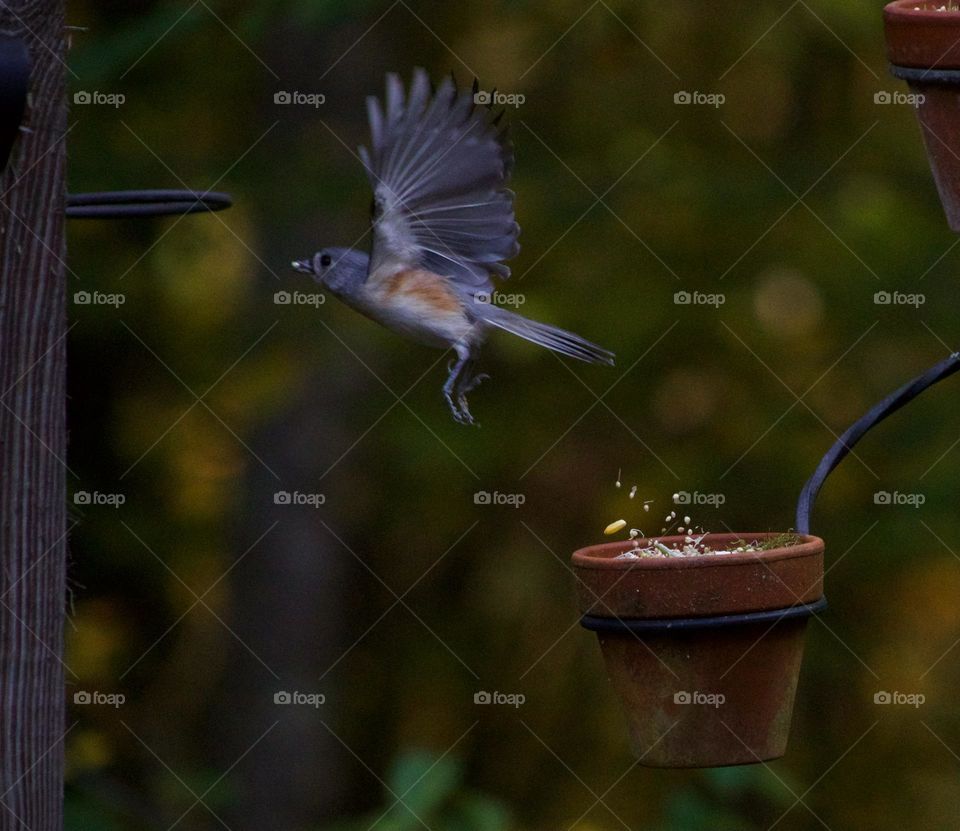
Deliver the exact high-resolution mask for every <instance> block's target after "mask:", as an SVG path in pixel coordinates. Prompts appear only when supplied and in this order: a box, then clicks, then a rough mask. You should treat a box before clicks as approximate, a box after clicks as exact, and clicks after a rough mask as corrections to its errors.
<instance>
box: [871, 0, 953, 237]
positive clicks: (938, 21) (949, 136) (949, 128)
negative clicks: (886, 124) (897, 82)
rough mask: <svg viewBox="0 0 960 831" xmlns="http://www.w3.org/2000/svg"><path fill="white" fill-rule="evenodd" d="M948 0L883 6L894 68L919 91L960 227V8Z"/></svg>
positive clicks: (945, 198) (926, 133) (933, 161)
mask: <svg viewBox="0 0 960 831" xmlns="http://www.w3.org/2000/svg"><path fill="white" fill-rule="evenodd" d="M947 5H949V4H948V3H947V2H946V0H941V2H930V0H896V2H893V3H890V4H889V5H888V6H886V8H884V10H883V22H884V30H885V32H886V37H887V57H888V58H889V60H890V71H891V72H892V73H893V74H894V75H895V76H896V77H898V78H900V79H902V80H904V81H906V82H907V83H908V84H909V85H910V90H911V92H913V93H914V94H915V95H916V96H917V103H916V105H915V106H916V109H917V116H918V118H919V119H920V126H921V128H922V131H923V143H924V146H925V147H926V149H927V158H928V160H929V162H930V169H931V171H932V172H933V178H934V181H935V182H936V184H937V191H938V192H939V194H940V202H941V203H942V205H943V211H944V213H945V214H946V217H947V223H948V224H949V225H950V228H951V229H952V230H954V231H960V11H936V9H937V8H938V7H940V8H942V7H944V6H947Z"/></svg>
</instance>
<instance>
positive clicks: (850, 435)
mask: <svg viewBox="0 0 960 831" xmlns="http://www.w3.org/2000/svg"><path fill="white" fill-rule="evenodd" d="M957 370H960V352H954V353H953V354H952V355H951V356H950V357H948V358H946V359H944V360H942V361H940V363H938V364H937V365H936V366H933V367H931V368H930V369H928V370H927V371H926V372H924V373H923V374H922V375H918V376H917V377H916V378H914V379H913V380H912V381H909V382H908V383H906V384H904V385H903V386H902V387H900V389H898V390H896V391H895V392H892V393H890V395H888V396H887V397H886V398H884V399H883V400H882V401H880V402H879V403H877V404H874V405H873V406H872V407H871V408H870V409H869V410H868V411H867V412H866V414H865V415H863V416H861V417H860V418H859V419H857V421H855V422H854V423H853V424H852V425H851V426H850V427H849V428H847V431H846V432H845V433H844V434H843V435H842V436H840V438H839V439H837V440H836V442H834V445H833V447H831V448H830V449H829V450H828V451H827V454H826V455H825V456H824V457H823V458H822V459H821V460H820V464H818V465H817V469H816V470H815V471H814V472H813V476H811V477H810V479H809V480H808V481H807V484H805V485H804V486H803V490H802V491H801V492H800V499H799V501H798V502H797V528H796V530H797V533H798V534H809V533H810V513H811V512H812V511H813V503H814V501H815V500H816V498H817V493H818V492H819V491H820V488H821V486H822V485H823V483H824V481H825V480H826V478H827V477H828V476H829V475H830V472H831V471H832V470H833V469H834V468H835V467H836V466H837V465H838V464H840V462H841V461H843V459H844V457H845V456H846V455H847V454H848V453H849V452H850V451H851V450H852V449H853V446H854V445H855V444H856V443H857V442H858V441H860V439H862V438H863V437H864V436H865V435H866V434H867V432H868V431H870V430H871V429H872V428H874V427H876V426H877V425H878V424H879V423H880V422H881V421H883V420H884V419H885V418H886V417H887V416H889V415H892V414H893V413H895V412H896V411H897V410H899V409H900V408H901V407H903V406H904V405H906V404H909V403H910V402H911V401H913V399H914V398H916V397H917V396H918V395H920V393H921V392H923V391H924V390H925V389H928V388H929V387H932V386H933V385H934V384H936V383H937V382H938V381H942V380H943V379H944V378H949V377H950V376H951V375H953V373H954V372H956V371H957Z"/></svg>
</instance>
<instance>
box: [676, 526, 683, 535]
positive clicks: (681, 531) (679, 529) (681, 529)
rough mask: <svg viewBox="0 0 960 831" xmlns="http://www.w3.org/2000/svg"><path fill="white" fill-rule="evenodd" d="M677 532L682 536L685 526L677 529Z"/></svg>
mask: <svg viewBox="0 0 960 831" xmlns="http://www.w3.org/2000/svg"><path fill="white" fill-rule="evenodd" d="M677 531H679V532H680V533H681V534H682V533H683V526H682V525H681V526H680V527H679V528H678V529H677Z"/></svg>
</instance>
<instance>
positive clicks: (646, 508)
mask: <svg viewBox="0 0 960 831" xmlns="http://www.w3.org/2000/svg"><path fill="white" fill-rule="evenodd" d="M643 510H645V511H649V510H650V503H648V502H644V503H643Z"/></svg>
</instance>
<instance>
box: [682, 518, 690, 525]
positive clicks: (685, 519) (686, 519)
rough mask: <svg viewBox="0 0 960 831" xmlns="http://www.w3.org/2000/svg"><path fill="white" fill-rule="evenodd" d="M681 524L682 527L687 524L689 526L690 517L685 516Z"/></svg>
mask: <svg viewBox="0 0 960 831" xmlns="http://www.w3.org/2000/svg"><path fill="white" fill-rule="evenodd" d="M683 524H684V525H689V524H690V517H688V516H685V517H684V518H683Z"/></svg>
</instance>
